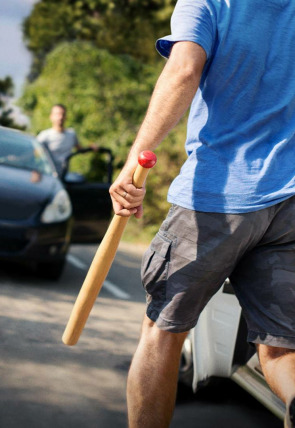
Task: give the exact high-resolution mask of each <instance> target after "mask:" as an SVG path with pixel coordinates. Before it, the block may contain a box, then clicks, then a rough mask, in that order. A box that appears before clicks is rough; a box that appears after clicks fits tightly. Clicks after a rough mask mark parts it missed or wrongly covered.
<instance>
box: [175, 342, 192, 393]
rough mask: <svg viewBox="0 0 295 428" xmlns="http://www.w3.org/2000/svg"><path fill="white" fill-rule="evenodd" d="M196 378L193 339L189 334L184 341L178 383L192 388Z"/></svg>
mask: <svg viewBox="0 0 295 428" xmlns="http://www.w3.org/2000/svg"><path fill="white" fill-rule="evenodd" d="M193 376H194V364H193V350H192V339H191V333H189V334H188V336H187V338H186V339H185V341H184V344H183V347H182V351H181V359H180V366H179V372H178V382H179V383H181V384H184V385H186V386H188V387H190V388H192V383H193Z"/></svg>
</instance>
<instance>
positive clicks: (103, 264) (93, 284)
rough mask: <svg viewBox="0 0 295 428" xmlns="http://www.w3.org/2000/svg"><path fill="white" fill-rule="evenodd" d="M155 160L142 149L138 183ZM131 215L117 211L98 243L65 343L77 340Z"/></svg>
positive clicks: (136, 181) (141, 182)
mask: <svg viewBox="0 0 295 428" xmlns="http://www.w3.org/2000/svg"><path fill="white" fill-rule="evenodd" d="M156 161H157V158H156V155H155V154H154V153H153V152H150V151H148V150H146V151H143V152H141V153H140V155H139V157H138V165H137V167H136V170H135V172H134V175H133V184H134V186H135V187H137V188H140V187H142V186H143V184H144V182H145V179H146V177H147V175H148V172H149V168H152V167H153V166H154V165H155V163H156ZM128 219H129V217H121V216H118V215H117V214H115V215H114V217H113V219H112V221H111V223H110V225H109V227H108V230H107V231H106V234H105V236H104V238H103V240H102V241H101V243H100V245H99V247H98V250H97V252H96V254H95V256H94V259H93V261H92V263H91V266H90V268H89V271H88V273H87V275H86V278H85V280H84V283H83V285H82V287H81V290H80V292H79V294H78V297H77V299H76V302H75V304H74V307H73V310H72V313H71V315H70V318H69V321H68V324H67V326H66V329H65V331H64V334H63V337H62V340H63V342H64V343H65V344H66V345H70V346H71V345H75V344H76V343H77V342H78V339H79V337H80V335H81V333H82V331H83V328H84V326H85V324H86V321H87V319H88V316H89V313H90V311H91V309H92V307H93V305H94V302H95V300H96V298H97V296H98V293H99V292H100V290H101V288H102V285H103V282H104V280H105V278H106V276H107V274H108V272H109V269H110V267H111V265H112V262H113V260H114V258H115V255H116V251H117V248H118V245H119V242H120V239H121V237H122V234H123V232H124V229H125V226H126V224H127V222H128Z"/></svg>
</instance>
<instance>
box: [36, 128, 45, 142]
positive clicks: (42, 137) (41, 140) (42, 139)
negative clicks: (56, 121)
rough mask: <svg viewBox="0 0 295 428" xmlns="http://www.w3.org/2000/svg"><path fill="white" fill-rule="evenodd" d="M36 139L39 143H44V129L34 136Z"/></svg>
mask: <svg viewBox="0 0 295 428" xmlns="http://www.w3.org/2000/svg"><path fill="white" fill-rule="evenodd" d="M36 140H37V141H38V142H39V143H41V144H44V143H46V141H47V134H46V132H45V131H41V132H40V133H39V134H38V135H37V136H36Z"/></svg>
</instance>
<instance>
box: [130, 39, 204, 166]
mask: <svg viewBox="0 0 295 428" xmlns="http://www.w3.org/2000/svg"><path fill="white" fill-rule="evenodd" d="M188 43H189V42H188ZM192 45H193V46H192ZM192 49H193V52H194V53H195V52H196V51H197V53H198V54H199V55H200V60H199V61H197V60H195V59H194V60H191V58H190V57H188V59H186V58H184V57H185V55H186V54H187V55H192V52H191V50H192ZM180 50H181V52H180V53H179V51H180ZM186 50H187V51H188V52H186ZM205 60H206V57H205V53H204V51H203V49H202V48H201V47H200V46H198V45H196V44H193V43H190V44H189V45H188V46H187V49H184V46H177V45H175V46H174V48H173V51H172V55H171V57H170V59H169V60H168V62H167V64H166V66H165V68H164V70H163V71H162V73H161V75H160V77H159V79H158V81H157V84H156V86H155V89H154V92H153V95H152V97H151V101H150V104H149V107H148V111H147V113H146V116H145V119H144V121H143V123H142V125H141V127H140V130H139V132H138V135H137V137H136V139H135V142H134V144H133V146H132V149H131V151H130V154H129V157H128V162H129V163H130V164H131V163H132V164H135V162H136V159H137V156H138V154H139V153H140V152H141V151H142V150H154V149H155V148H156V147H157V146H158V145H159V144H160V143H161V141H162V140H163V139H164V138H165V136H166V135H167V134H168V133H169V132H170V131H171V129H173V128H174V126H175V125H176V124H177V123H178V121H179V120H180V119H181V117H182V116H183V115H184V113H185V112H186V110H187V109H188V107H189V106H190V104H191V102H192V99H193V97H194V95H195V93H196V91H197V89H198V86H199V82H200V77H201V73H202V69H203V65H204V62H205ZM128 162H127V164H128Z"/></svg>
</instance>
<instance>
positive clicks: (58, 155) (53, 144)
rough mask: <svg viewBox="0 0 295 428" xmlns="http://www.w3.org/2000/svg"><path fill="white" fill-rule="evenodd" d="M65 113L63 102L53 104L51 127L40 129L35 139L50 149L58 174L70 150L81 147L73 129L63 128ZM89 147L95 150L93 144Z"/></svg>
mask: <svg viewBox="0 0 295 428" xmlns="http://www.w3.org/2000/svg"><path fill="white" fill-rule="evenodd" d="M66 114H67V109H66V107H65V106H64V105H63V104H55V105H54V106H53V107H52V109H51V113H50V121H51V123H52V127H51V128H49V129H45V130H44V131H41V132H40V133H39V134H38V136H37V140H38V141H39V142H40V143H41V144H46V145H47V147H48V149H49V150H50V153H51V154H52V158H53V161H54V164H55V167H56V169H57V172H58V174H59V175H61V173H62V170H63V166H64V163H65V160H66V158H67V157H68V155H70V154H71V152H72V150H73V149H75V150H81V149H82V147H81V146H80V144H79V141H78V138H77V135H76V133H75V131H74V129H72V128H65V121H66ZM90 148H92V149H93V150H97V147H96V146H95V145H91V146H90Z"/></svg>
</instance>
